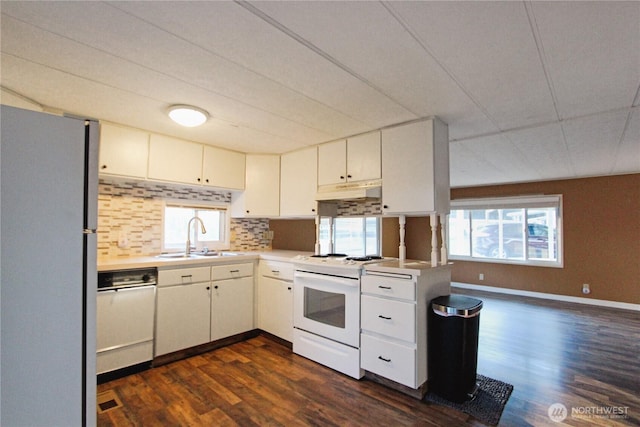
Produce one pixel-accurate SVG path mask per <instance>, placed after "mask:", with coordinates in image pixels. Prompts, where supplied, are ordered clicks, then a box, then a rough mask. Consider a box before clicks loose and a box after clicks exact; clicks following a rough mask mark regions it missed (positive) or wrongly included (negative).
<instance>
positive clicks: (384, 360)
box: [378, 356, 391, 363]
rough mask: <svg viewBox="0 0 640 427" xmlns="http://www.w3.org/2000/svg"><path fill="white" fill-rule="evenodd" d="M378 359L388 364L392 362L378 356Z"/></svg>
mask: <svg viewBox="0 0 640 427" xmlns="http://www.w3.org/2000/svg"><path fill="white" fill-rule="evenodd" d="M378 359H380V360H382V361H383V362H387V363H389V362H391V359H385V358H384V357H382V356H378Z"/></svg>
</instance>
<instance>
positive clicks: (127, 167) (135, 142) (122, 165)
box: [100, 123, 149, 179]
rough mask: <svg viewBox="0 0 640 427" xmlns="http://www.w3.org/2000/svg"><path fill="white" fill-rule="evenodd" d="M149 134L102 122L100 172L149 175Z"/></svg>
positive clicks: (134, 176)
mask: <svg viewBox="0 0 640 427" xmlns="http://www.w3.org/2000/svg"><path fill="white" fill-rule="evenodd" d="M148 159H149V134H148V133H147V132H143V131H141V130H136V129H129V128H124V127H120V126H115V125H111V124H107V123H100V174H109V175H119V176H130V177H133V178H143V179H144V178H146V177H147V163H148Z"/></svg>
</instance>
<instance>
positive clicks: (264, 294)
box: [258, 276, 293, 342]
mask: <svg viewBox="0 0 640 427" xmlns="http://www.w3.org/2000/svg"><path fill="white" fill-rule="evenodd" d="M258 327H259V328H260V329H262V330H263V331H266V332H269V333H270V334H273V335H275V336H277V337H280V338H282V339H284V340H287V341H289V342H293V283H292V282H287V281H285V280H279V279H274V278H272V277H265V276H261V277H260V283H259V288H258Z"/></svg>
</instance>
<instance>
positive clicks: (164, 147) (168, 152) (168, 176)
mask: <svg viewBox="0 0 640 427" xmlns="http://www.w3.org/2000/svg"><path fill="white" fill-rule="evenodd" d="M149 179H154V180H159V181H172V182H181V183H184V184H201V183H202V144H198V143H195V142H189V141H184V140H181V139H176V138H171V137H168V136H163V135H154V134H151V139H150V141H149Z"/></svg>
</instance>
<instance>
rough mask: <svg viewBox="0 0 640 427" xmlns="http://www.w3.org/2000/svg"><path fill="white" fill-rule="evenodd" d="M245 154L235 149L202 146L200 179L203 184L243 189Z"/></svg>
mask: <svg viewBox="0 0 640 427" xmlns="http://www.w3.org/2000/svg"><path fill="white" fill-rule="evenodd" d="M244 178H245V155H244V154H242V153H237V152H235V151H229V150H223V149H221V148H216V147H210V146H208V145H205V146H204V154H203V157H202V179H203V184H204V185H209V186H212V187H220V188H229V189H232V190H243V189H244Z"/></svg>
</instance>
